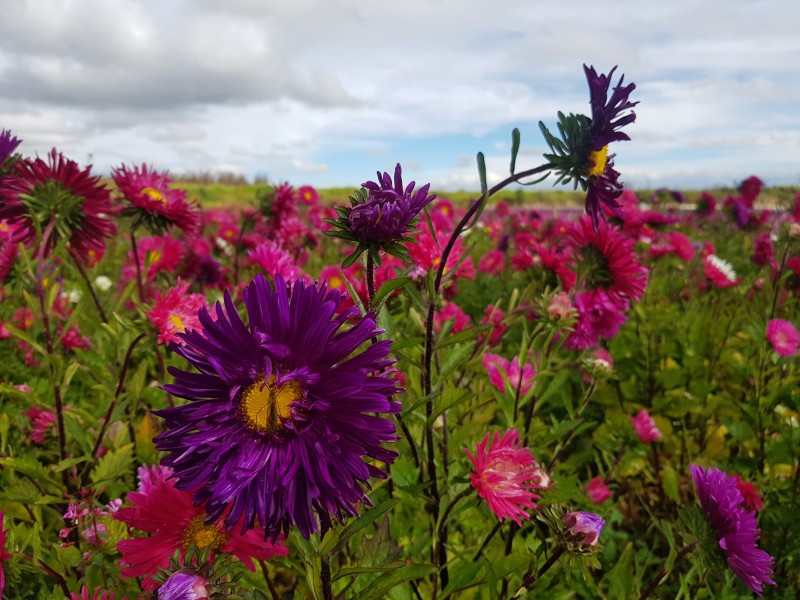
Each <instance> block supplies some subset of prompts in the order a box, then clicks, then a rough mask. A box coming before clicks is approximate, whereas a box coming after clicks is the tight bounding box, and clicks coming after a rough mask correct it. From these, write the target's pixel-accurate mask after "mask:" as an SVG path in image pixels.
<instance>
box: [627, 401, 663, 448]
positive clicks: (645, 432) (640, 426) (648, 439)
mask: <svg viewBox="0 0 800 600" xmlns="http://www.w3.org/2000/svg"><path fill="white" fill-rule="evenodd" d="M628 418H629V419H630V420H631V424H632V425H633V429H634V430H635V431H636V437H638V438H639V440H640V441H641V442H643V443H645V444H650V443H652V442H657V441H658V440H660V439H661V432H660V431H659V430H658V427H656V422H655V421H654V420H653V417H651V416H650V413H649V412H647V411H646V410H644V409H642V410H640V411H639V412H638V413H636V416H635V417H631V416H628Z"/></svg>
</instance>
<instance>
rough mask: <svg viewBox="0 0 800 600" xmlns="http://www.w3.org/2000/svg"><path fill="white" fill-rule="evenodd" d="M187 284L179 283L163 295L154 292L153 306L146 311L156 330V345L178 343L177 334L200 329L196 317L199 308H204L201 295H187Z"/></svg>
mask: <svg viewBox="0 0 800 600" xmlns="http://www.w3.org/2000/svg"><path fill="white" fill-rule="evenodd" d="M188 291H189V284H188V283H180V281H178V285H176V286H175V287H172V288H170V289H168V290H167V292H166V293H165V294H162V293H161V292H156V302H155V306H154V307H153V308H151V309H150V310H149V311H147V316H148V317H149V318H150V321H151V322H152V323H153V326H155V328H156V329H158V343H159V344H169V343H171V342H178V343H180V342H181V340H180V338H178V337H177V334H179V333H183V332H184V331H191V330H192V329H201V326H200V319H199V317H198V316H197V315H198V312H199V311H200V309H201V308H203V307H205V306H206V297H205V296H204V295H203V294H187V293H186V292H188Z"/></svg>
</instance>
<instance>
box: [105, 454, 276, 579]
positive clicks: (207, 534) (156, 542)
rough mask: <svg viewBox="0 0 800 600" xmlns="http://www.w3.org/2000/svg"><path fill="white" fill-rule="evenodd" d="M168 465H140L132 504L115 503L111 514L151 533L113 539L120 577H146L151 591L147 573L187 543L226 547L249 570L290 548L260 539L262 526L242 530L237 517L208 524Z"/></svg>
mask: <svg viewBox="0 0 800 600" xmlns="http://www.w3.org/2000/svg"><path fill="white" fill-rule="evenodd" d="M171 474H172V472H171V469H166V468H163V467H151V468H149V469H148V468H146V467H145V468H140V469H139V491H138V492H130V493H129V494H128V498H127V499H128V501H129V502H131V503H133V506H130V507H124V508H120V509H119V510H118V511H117V512H116V513H115V514H114V518H115V519H117V520H119V521H122V522H124V523H127V524H128V526H129V527H132V528H136V529H139V530H141V531H144V532H145V533H149V534H151V535H149V536H145V537H132V538H130V539H127V540H122V541H120V542H119V543H118V544H117V550H119V551H120V553H121V554H122V558H121V559H120V565H121V566H122V567H123V568H122V571H121V573H122V576H123V577H140V576H145V579H144V582H143V584H142V587H143V588H144V589H146V590H152V589H155V588H156V587H157V585H158V584H157V583H156V582H155V581H154V580H153V579H152V577H151V576H152V575H153V574H155V573H156V571H157V570H158V569H159V568H167V566H168V565H169V558H170V556H172V554H173V553H174V552H175V551H176V550H181V552H182V553H183V552H185V551H186V549H187V548H188V547H189V545H190V544H194V545H195V547H196V548H198V549H200V550H202V549H203V548H209V547H210V548H211V549H212V550H214V551H215V552H230V553H232V554H235V555H236V556H237V557H238V558H239V560H241V561H242V563H243V564H244V565H245V566H246V567H247V568H248V569H250V570H251V571H255V565H254V564H253V559H254V558H255V559H259V560H266V559H268V558H271V557H273V556H286V554H288V552H289V549H288V548H286V547H285V546H284V545H283V543H282V542H279V543H277V544H273V543H271V542H269V541H265V539H264V538H265V536H264V530H263V529H262V528H261V527H258V526H256V527H253V528H252V529H250V530H248V531H247V533H245V534H244V535H242V534H241V533H240V532H241V529H242V525H243V523H242V522H240V523H238V524H236V525H235V526H234V527H232V528H231V529H230V531H227V530H226V529H225V528H224V526H223V524H222V520H221V519H220V520H219V521H217V522H216V523H211V524H207V523H206V520H207V519H208V515H207V514H206V512H205V509H204V508H203V507H202V506H195V505H194V502H192V493H191V492H186V491H182V490H178V489H177V488H176V487H175V480H174V479H168V477H170V476H171Z"/></svg>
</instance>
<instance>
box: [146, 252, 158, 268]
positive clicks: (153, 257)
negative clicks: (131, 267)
mask: <svg viewBox="0 0 800 600" xmlns="http://www.w3.org/2000/svg"><path fill="white" fill-rule="evenodd" d="M159 260H161V252H159V251H158V250H152V251H150V252H148V253H147V264H148V265H154V264H156V263H157V262H158V261H159Z"/></svg>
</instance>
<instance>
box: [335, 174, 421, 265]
mask: <svg viewBox="0 0 800 600" xmlns="http://www.w3.org/2000/svg"><path fill="white" fill-rule="evenodd" d="M415 185H416V183H415V182H414V181H412V182H411V183H409V184H408V185H407V186H405V187H403V171H402V168H401V167H400V163H398V164H397V166H396V167H395V169H394V178H392V177H391V176H390V175H389V173H386V172H384V173H383V174H382V175H381V173H380V171H378V181H377V182H376V181H367V182H366V183H362V184H361V187H362V188H363V190H362V191H360V192H356V194H355V195H354V196H352V197H351V203H352V207H339V208H337V213H338V215H339V218H338V219H326V221H327V222H328V223H330V224H331V225H333V226H334V227H335V228H336V229H334V230H332V231H326V232H325V233H326V234H328V235H333V236H335V237H340V238H342V239H346V240H349V241H351V242H354V243H356V244H358V247H357V249H356V250H355V252H353V254H351V255H350V257H348V260H349V261H350V262H348V261H345V263H343V266H345V267H346V266H349V264H352V262H354V261H355V259H356V258H358V256H360V254H361V252H363V251H366V250H369V252H370V253H371V254H372V255H373V257H378V249H382V250H384V251H385V252H388V253H389V254H393V255H395V256H397V257H398V258H401V259H403V260H404V261H406V262H411V261H410V260H409V259H408V252H407V250H405V247H404V246H403V245H402V243H403V242H404V241H406V240H408V239H409V238H408V236H407V234H409V233H411V232H413V231H414V229H415V228H416V226H417V223H418V222H419V221H418V218H417V217H418V215H419V213H420V212H421V211H422V209H423V208H425V206H426V205H427V204H429V203H430V202H431V201H432V200H433V199H434V198H436V196H432V195H431V196H429V195H428V191H429V190H430V187H431V186H430V184H426V185H423V186H422V187H421V188H419V189H418V190H417V191H416V192H415V191H414V186H415ZM351 257H352V259H351ZM376 262H378V264H380V258H379V257H378V260H377V261H376Z"/></svg>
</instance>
